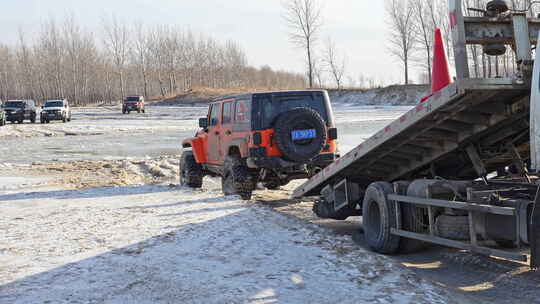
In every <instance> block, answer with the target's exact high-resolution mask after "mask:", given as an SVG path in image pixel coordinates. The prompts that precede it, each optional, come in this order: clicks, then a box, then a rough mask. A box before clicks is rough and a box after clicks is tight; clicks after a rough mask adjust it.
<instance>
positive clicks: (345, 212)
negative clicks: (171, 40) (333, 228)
mask: <svg viewBox="0 0 540 304" xmlns="http://www.w3.org/2000/svg"><path fill="white" fill-rule="evenodd" d="M312 210H313V213H315V214H316V215H317V217H319V218H324V219H333V220H337V221H344V220H346V219H347V218H349V217H350V216H356V215H360V214H359V212H358V211H357V210H355V209H353V208H351V207H350V206H345V207H343V208H341V209H340V210H338V211H335V210H334V208H333V207H332V206H331V205H329V203H328V202H327V201H325V200H323V199H321V200H317V201H315V203H314V204H313V208H312Z"/></svg>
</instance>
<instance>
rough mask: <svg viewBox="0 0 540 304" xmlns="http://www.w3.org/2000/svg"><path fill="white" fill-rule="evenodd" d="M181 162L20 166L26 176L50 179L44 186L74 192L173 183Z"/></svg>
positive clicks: (165, 160) (96, 162)
mask: <svg viewBox="0 0 540 304" xmlns="http://www.w3.org/2000/svg"><path fill="white" fill-rule="evenodd" d="M177 165H178V160H177V159H176V158H174V157H162V158H158V159H145V160H121V161H75V162H66V163H33V164H32V166H31V167H19V168H18V169H19V170H23V171H24V172H23V173H24V175H26V176H47V177H49V179H48V180H49V181H48V182H47V184H46V185H43V186H56V185H58V186H62V187H67V188H71V189H89V188H96V187H121V186H133V185H149V184H162V183H167V182H174V181H175V180H177V177H178V170H177Z"/></svg>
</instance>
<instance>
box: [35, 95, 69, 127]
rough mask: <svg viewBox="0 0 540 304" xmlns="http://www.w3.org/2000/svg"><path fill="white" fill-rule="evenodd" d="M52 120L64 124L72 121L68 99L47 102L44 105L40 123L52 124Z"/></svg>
mask: <svg viewBox="0 0 540 304" xmlns="http://www.w3.org/2000/svg"><path fill="white" fill-rule="evenodd" d="M51 120H61V121H62V122H64V123H65V122H68V121H71V109H70V107H69V103H68V101H67V100H66V99H54V100H47V101H45V104H43V107H42V110H41V115H40V116H39V121H40V122H41V123H42V124H44V123H50V122H51Z"/></svg>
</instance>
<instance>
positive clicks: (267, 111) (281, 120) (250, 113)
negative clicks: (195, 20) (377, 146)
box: [180, 90, 338, 199]
mask: <svg viewBox="0 0 540 304" xmlns="http://www.w3.org/2000/svg"><path fill="white" fill-rule="evenodd" d="M199 126H200V127H201V129H200V130H199V131H198V132H197V133H196V135H195V137H193V138H189V139H186V140H184V141H183V143H182V146H183V149H184V150H183V154H182V156H181V160H180V184H181V185H183V186H189V187H193V188H200V187H202V182H203V177H204V176H205V175H214V176H221V181H222V188H223V192H224V193H225V194H226V195H230V194H239V195H240V196H242V198H244V199H250V198H251V194H252V191H253V190H254V189H255V186H256V184H257V183H258V182H261V183H262V184H263V185H264V186H265V187H266V188H268V189H278V188H279V187H281V186H284V185H286V184H287V183H289V182H290V181H291V180H294V179H303V178H309V177H311V176H314V175H315V174H317V173H318V172H320V171H321V170H322V169H323V168H325V167H326V166H327V165H328V164H330V163H332V162H333V161H334V160H335V159H336V158H337V157H338V150H337V129H336V128H335V126H334V117H333V113H332V108H331V105H330V98H329V97H328V93H327V92H326V91H321V90H318V91H286V92H270V93H256V94H245V95H236V96H231V97H225V98H221V99H217V100H215V101H214V102H212V103H211V104H210V106H209V110H208V116H207V117H205V118H201V119H200V121H199Z"/></svg>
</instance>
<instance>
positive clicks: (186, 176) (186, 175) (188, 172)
mask: <svg viewBox="0 0 540 304" xmlns="http://www.w3.org/2000/svg"><path fill="white" fill-rule="evenodd" d="M203 177H204V173H203V169H202V166H201V165H200V164H199V163H197V161H195V156H193V152H192V151H184V153H182V156H181V157H180V186H183V187H190V188H201V187H202V184H203Z"/></svg>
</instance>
